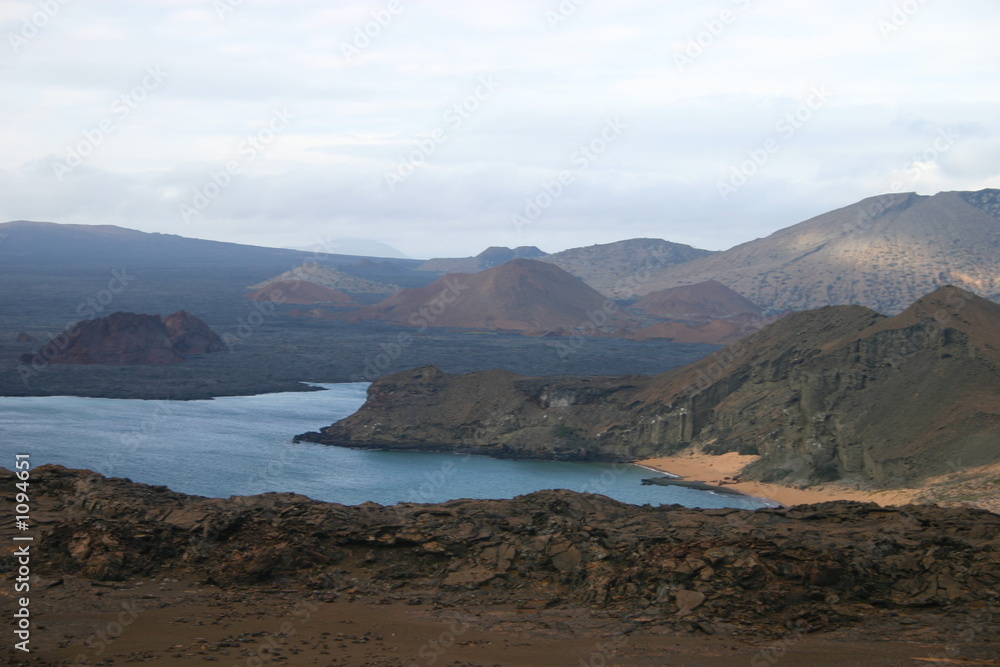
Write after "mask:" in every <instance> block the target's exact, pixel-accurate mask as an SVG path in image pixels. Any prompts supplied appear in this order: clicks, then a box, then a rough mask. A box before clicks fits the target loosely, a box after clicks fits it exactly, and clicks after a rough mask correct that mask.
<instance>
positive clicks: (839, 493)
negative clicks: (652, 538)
mask: <svg viewBox="0 0 1000 667" xmlns="http://www.w3.org/2000/svg"><path fill="white" fill-rule="evenodd" d="M758 458H759V457H756V456H745V455H742V454H735V453H729V454H722V455H720V456H712V455H709V454H687V455H682V456H664V457H658V458H655V459H646V460H644V461H635V463H636V465H641V466H645V467H647V468H652V469H654V470H658V471H660V472H667V473H670V474H672V475H679V476H681V477H683V478H684V479H686V480H692V481H695V480H697V481H700V482H706V483H708V484H718V485H721V486H727V487H728V488H730V489H734V490H736V491H740V492H741V493H745V494H747V495H749V496H756V497H758V498H767V499H768V500H774V501H777V502H779V503H781V504H782V505H805V504H808V503H822V502H826V501H829V500H860V501H864V502H875V503H878V504H879V505H883V506H888V505H905V504H907V503H909V502H912V501H913V500H914V499H915V498H916V496H917V495H918V494H919V493H920V490H919V489H893V490H891V491H862V490H858V489H853V488H850V487H846V486H841V485H838V484H820V485H815V486H810V487H809V488H808V489H797V488H794V487H790V486H782V485H780V484H763V483H761V482H733V481H732V479H733V478H735V477H736V476H737V475H738V474H739V473H740V471H741V470H743V468H745V467H746V466H748V465H749V464H751V463H753V462H754V461H756V460H757V459H758Z"/></svg>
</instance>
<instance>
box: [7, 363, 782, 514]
mask: <svg viewBox="0 0 1000 667" xmlns="http://www.w3.org/2000/svg"><path fill="white" fill-rule="evenodd" d="M320 386H321V387H323V388H324V389H325V391H316V392H305V393H303V392H288V393H277V394H261V395H257V396H227V397H221V398H216V399H214V400H208V401H148V400H132V399H105V398H82V397H73V396H47V397H2V398H0V423H2V428H3V432H4V439H3V443H2V444H0V453H2V459H0V465H4V467H8V463H9V462H11V461H13V456H14V454H15V453H30V454H31V460H32V464H33V466H39V465H42V464H45V463H55V464H59V465H63V466H66V467H68V468H84V469H88V470H93V471H96V472H99V473H101V474H103V475H106V476H111V477H127V478H129V479H131V480H132V481H135V482H141V483H145V484H154V485H164V486H167V487H169V488H170V489H172V490H174V491H179V492H182V493H189V494H194V495H202V496H208V497H219V498H225V497H229V496H233V495H252V494H258V493H264V492H269V491H275V492H291V493H297V494H302V495H304V496H308V497H310V498H313V499H315V500H323V501H329V502H338V503H343V504H348V505H351V504H360V503H363V502H369V501H371V502H376V503H379V504H383V505H389V504H394V503H397V502H419V503H433V502H443V501H446V500H451V499H456V498H511V497H513V496H516V495H521V494H525V493H531V492H533V491H538V490H541V489H551V488H563V489H571V490H575V491H584V492H593V493H601V494H603V495H606V496H609V497H611V498H615V499H616V500H621V501H623V502H629V503H636V504H647V503H648V504H651V505H660V504H680V505H685V506H688V507H704V508H719V507H739V508H745V509H752V508H757V507H764V506H769V505H772V504H773V503H770V502H768V501H766V500H762V499H760V498H754V497H750V496H734V495H720V494H715V493H709V492H705V491H698V490H694V489H687V488H681V487H664V486H644V485H642V483H641V480H642V479H645V478H649V477H651V476H653V475H652V474H651V472H650V470H649V469H648V468H644V467H640V466H636V465H628V464H608V463H570V462H550V461H535V460H533V461H522V460H507V459H505V460H501V459H494V458H490V457H486V456H474V455H466V454H451V453H418V452H382V451H367V450H358V449H347V448H342V447H331V446H327V445H316V444H310V443H292V437H293V436H294V435H295V434H297V433H301V432H303V431H308V430H314V429H317V428H320V427H322V426H326V425H328V424H330V423H332V422H334V421H336V420H338V419H340V418H342V417H345V416H347V415H349V414H351V413H352V412H354V411H355V410H356V409H357V408H358V407H360V406H361V404H362V403H363V402H364V400H365V394H366V390H367V387H368V384H367V383H350V384H326V385H320Z"/></svg>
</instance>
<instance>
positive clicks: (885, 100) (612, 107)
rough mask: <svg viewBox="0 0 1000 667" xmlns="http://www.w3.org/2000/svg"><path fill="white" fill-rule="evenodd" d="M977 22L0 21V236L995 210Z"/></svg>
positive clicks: (466, 233)
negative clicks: (978, 199)
mask: <svg viewBox="0 0 1000 667" xmlns="http://www.w3.org/2000/svg"><path fill="white" fill-rule="evenodd" d="M998 28H1000V3H997V2H995V1H994V0H978V1H972V0H953V1H950V2H942V1H940V0H890V1H873V0H865V1H855V0H838V1H836V2H834V1H832V0H831V1H810V2H803V1H802V0H797V1H792V0H715V1H711V2H700V1H697V2H696V1H691V0H685V1H683V2H681V1H672V0H656V1H652V0H651V1H647V0H614V1H612V0H536V1H528V0H502V1H501V0H495V1H494V0H484V1H477V2H474V1H471V0H468V1H465V2H460V1H457V0H452V1H446V0H374V1H355V0H343V1H338V2H311V1H303V2H294V1H287V0H286V1H284V2H279V1H276V0H190V1H189V0H142V2H135V1H134V0H132V1H129V2H124V1H120V2H119V1H111V0H28V1H20V0H17V1H11V0H0V34H2V37H3V42H4V43H3V44H0V96H2V99H3V103H2V105H0V146H2V151H0V221H6V220H19V219H27V220H44V221H50V222H60V223H77V224H112V225H119V226H122V227H129V228H132V229H139V230H143V231H151V232H152V231H156V232H162V233H171V234H179V235H182V236H191V237H196V238H206V239H214V240H223V241H234V242H239V243H251V244H257V245H268V246H277V247H300V246H317V245H318V246H320V247H330V248H331V249H333V248H334V246H336V243H337V241H336V240H337V239H340V238H343V237H353V238H363V239H371V240H374V241H379V242H383V243H387V244H390V245H391V246H393V247H395V248H397V249H399V250H400V251H402V252H403V253H405V254H406V255H408V256H410V257H415V258H426V257H450V256H467V255H472V254H476V253H478V252H480V251H481V250H482V249H484V248H485V247H487V246H490V245H505V246H511V247H514V246H520V245H535V246H538V247H539V248H541V249H542V250H545V251H547V252H556V251H559V250H563V249H566V248H570V247H579V246H584V245H591V244H594V243H608V242H612V241H617V240H622V239H627V238H635V237H655V238H663V239H666V240H669V241H674V242H678V243H687V244H690V245H693V246H696V247H701V248H707V249H712V250H722V249H726V248H729V247H732V246H733V245H736V244H739V243H742V242H745V241H749V240H751V239H754V238H757V237H761V236H765V235H767V234H769V233H771V232H773V231H776V230H778V229H780V228H783V227H787V226H789V225H791V224H794V223H797V222H800V221H802V220H805V219H808V218H810V217H812V216H815V215H819V214H821V213H824V212H826V211H829V210H832V209H835V208H839V207H841V206H847V205H849V204H852V203H854V202H857V201H859V200H861V199H863V198H865V197H869V196H874V195H878V194H881V193H885V192H910V191H916V192H919V193H921V194H934V193H936V192H939V191H943V190H978V189H981V188H986V187H1000V39H997V38H996V35H997V34H998Z"/></svg>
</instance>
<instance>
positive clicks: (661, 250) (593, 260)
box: [541, 239, 714, 299]
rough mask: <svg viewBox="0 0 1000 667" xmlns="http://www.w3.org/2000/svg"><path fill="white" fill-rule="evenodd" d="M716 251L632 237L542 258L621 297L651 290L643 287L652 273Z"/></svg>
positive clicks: (613, 295)
mask: <svg viewBox="0 0 1000 667" xmlns="http://www.w3.org/2000/svg"><path fill="white" fill-rule="evenodd" d="M712 254H714V253H713V252H712V251H710V250H700V249H698V248H692V247H691V246H689V245H684V244H682V243H671V242H669V241H664V240H663V239H628V240H625V241H616V242H614V243H601V244H598V245H592V246H587V247H585V248H571V249H569V250H564V251H562V252H557V253H554V254H551V255H549V256H547V257H542V258H541V261H543V262H551V263H552V264H555V265H556V266H559V267H561V268H563V269H565V270H566V271H569V272H570V273H572V274H573V275H574V276H576V277H578V278H580V279H582V280H583V281H584V282H585V283H587V284H588V285H590V286H591V287H593V288H594V289H596V290H597V291H598V292H600V293H601V294H604V295H605V296H609V297H611V298H614V299H617V298H622V297H628V296H631V295H633V294H636V293H646V292H648V291H651V290H648V289H647V290H641V289H640V288H642V287H643V286H644V285H645V283H646V281H647V280H649V276H650V275H651V274H653V275H656V274H657V273H658V272H660V271H662V270H664V269H666V268H667V267H671V266H675V265H678V264H684V263H685V262H689V261H691V260H694V259H698V258H700V257H708V256H710V255H712Z"/></svg>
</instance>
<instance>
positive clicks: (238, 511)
mask: <svg viewBox="0 0 1000 667" xmlns="http://www.w3.org/2000/svg"><path fill="white" fill-rule="evenodd" d="M15 482H16V479H15V478H14V476H13V475H12V474H11V473H10V472H9V471H6V470H0V490H2V492H3V493H4V494H5V495H10V494H13V493H14V484H15ZM32 503H33V505H32V509H33V518H34V520H35V521H36V522H37V525H35V526H33V530H34V531H36V532H35V533H34V534H35V535H36V542H38V541H40V543H41V544H44V545H45V548H44V549H40V550H38V551H37V552H34V551H33V552H32V561H31V562H32V571H33V573H35V574H37V575H38V576H41V577H45V578H49V579H53V578H56V577H59V576H64V575H66V576H69V575H72V576H75V577H85V578H89V579H95V580H121V579H126V578H128V577H133V576H141V577H151V576H157V575H158V574H160V573H164V572H171V571H172V570H173V571H176V570H175V568H184V569H185V570H186V571H187V572H189V573H192V574H194V575H195V576H196V577H198V578H200V579H201V580H202V581H204V582H206V583H212V584H217V585H220V586H223V587H233V586H240V585H246V584H252V583H258V582H261V583H266V582H281V585H282V586H283V587H287V586H294V585H302V586H305V587H309V588H313V589H327V590H331V589H332V590H334V591H350V592H352V593H358V594H376V595H377V594H385V593H388V592H390V591H391V592H393V595H394V596H396V599H405V598H406V597H410V598H420V599H422V600H429V601H432V602H437V603H440V604H443V605H459V606H461V605H463V604H480V605H483V604H504V605H509V604H512V603H520V602H523V601H525V600H535V601H537V602H538V603H539V604H544V605H548V606H553V605H558V606H562V607H570V606H575V607H580V608H584V609H586V608H590V609H604V610H611V611H613V612H614V614H615V615H616V616H618V617H620V618H622V619H627V620H629V621H630V622H632V623H636V624H639V625H641V626H644V627H648V628H655V627H658V626H659V627H663V628H665V629H685V628H687V629H691V630H696V629H700V630H701V631H703V632H714V631H715V628H717V627H726V628H727V632H733V631H740V630H742V631H745V632H751V633H754V634H756V635H757V636H759V635H760V634H764V635H770V634H772V633H773V632H775V631H779V632H783V631H784V630H785V629H792V628H795V629H798V630H809V631H813V630H821V629H830V628H835V627H838V626H843V625H850V624H855V623H860V622H862V621H864V622H865V623H870V622H872V621H874V620H876V619H889V618H893V617H897V616H898V615H899V614H901V613H907V612H909V611H911V610H919V611H920V613H921V614H925V615H927V614H941V615H942V617H943V616H944V615H945V614H947V615H948V617H949V618H952V619H954V618H955V617H963V616H964V615H970V614H972V613H973V612H974V611H975V610H982V609H985V608H988V607H990V606H991V605H995V604H997V603H1000V593H998V591H1000V516H997V515H994V514H990V513H988V512H983V511H978V510H970V509H944V508H937V507H930V506H908V507H904V508H882V507H878V506H876V505H874V504H865V503H856V502H835V503H825V504H819V505H805V506H798V507H795V508H790V509H763V510H756V511H747V510H735V509H719V510H695V509H686V508H681V507H678V506H661V507H655V508H654V507H650V506H648V505H647V506H643V507H639V506H634V505H627V504H624V503H620V502H617V501H614V500H611V499H609V498H606V497H604V496H599V495H592V494H580V493H574V492H570V491H540V492H537V493H532V494H529V495H525V496H518V497H516V498H513V499H510V500H456V501H450V502H446V503H441V504H437V505H416V504H400V505H396V506H393V507H383V506H379V505H375V504H373V503H365V504H363V505H358V506H343V505H337V504H332V503H321V502H316V501H312V500H309V499H308V498H305V497H303V496H297V495H293V494H276V493H270V494H264V495H260V496H251V497H234V498H230V499H227V500H224V499H210V498H200V497H195V496H186V495H183V494H179V493H174V492H171V491H169V490H167V489H166V488H165V487H151V486H146V485H142V484H134V483H132V482H129V481H128V480H122V479H105V478H103V477H101V476H99V475H97V474H96V473H91V472H88V471H73V470H67V469H65V468H62V467H59V466H50V465H47V466H42V467H40V468H37V469H36V470H34V471H33V473H32ZM13 530H14V529H13V527H12V525H10V524H9V523H8V524H7V525H5V526H4V527H3V529H2V530H0V534H2V537H3V539H7V540H8V541H9V539H10V535H11V534H12V533H13ZM399 596H403V597H402V598H400V597H399Z"/></svg>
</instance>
